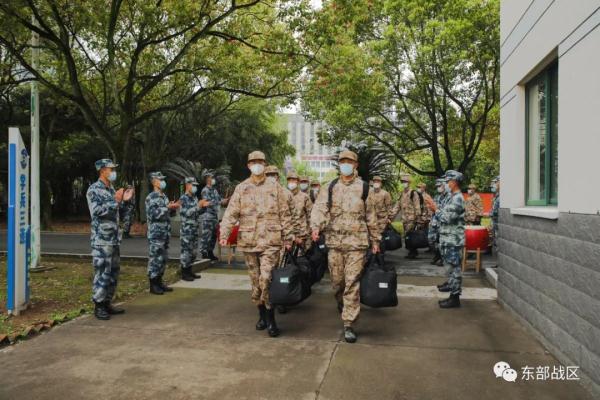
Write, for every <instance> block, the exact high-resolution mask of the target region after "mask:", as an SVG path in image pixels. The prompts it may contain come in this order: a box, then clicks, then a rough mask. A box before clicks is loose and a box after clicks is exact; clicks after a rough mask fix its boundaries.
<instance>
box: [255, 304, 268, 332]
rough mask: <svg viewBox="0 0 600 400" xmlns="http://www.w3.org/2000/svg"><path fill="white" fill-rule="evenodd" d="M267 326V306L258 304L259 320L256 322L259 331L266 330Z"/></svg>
mask: <svg viewBox="0 0 600 400" xmlns="http://www.w3.org/2000/svg"><path fill="white" fill-rule="evenodd" d="M266 328H267V308H266V307H265V306H258V322H257V323H256V330H257V331H264V330H265V329H266Z"/></svg>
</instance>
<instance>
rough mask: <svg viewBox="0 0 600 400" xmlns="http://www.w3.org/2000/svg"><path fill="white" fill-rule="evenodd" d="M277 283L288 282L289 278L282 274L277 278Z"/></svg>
mask: <svg viewBox="0 0 600 400" xmlns="http://www.w3.org/2000/svg"><path fill="white" fill-rule="evenodd" d="M279 283H290V278H289V277H287V276H282V277H281V278H279Z"/></svg>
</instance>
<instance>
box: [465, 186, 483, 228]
mask: <svg viewBox="0 0 600 400" xmlns="http://www.w3.org/2000/svg"><path fill="white" fill-rule="evenodd" d="M482 215H483V202H482V201H481V197H480V196H479V194H478V193H473V195H472V196H469V198H468V199H467V200H465V222H466V223H467V225H479V224H480V223H481V216H482Z"/></svg>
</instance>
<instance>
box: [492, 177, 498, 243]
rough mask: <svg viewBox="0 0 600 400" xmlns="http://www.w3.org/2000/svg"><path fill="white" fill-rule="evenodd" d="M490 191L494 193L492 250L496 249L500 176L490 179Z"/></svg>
mask: <svg viewBox="0 0 600 400" xmlns="http://www.w3.org/2000/svg"><path fill="white" fill-rule="evenodd" d="M491 190H492V192H493V193H494V200H493V202H492V212H491V215H490V216H491V218H492V240H493V242H492V243H493V246H494V252H497V251H498V242H497V239H498V216H499V214H500V177H499V176H497V177H496V178H494V180H492V187H491Z"/></svg>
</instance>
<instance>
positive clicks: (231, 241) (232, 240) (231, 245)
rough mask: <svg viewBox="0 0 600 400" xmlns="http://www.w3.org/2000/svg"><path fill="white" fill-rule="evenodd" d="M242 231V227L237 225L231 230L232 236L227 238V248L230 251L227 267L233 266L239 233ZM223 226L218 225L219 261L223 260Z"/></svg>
mask: <svg viewBox="0 0 600 400" xmlns="http://www.w3.org/2000/svg"><path fill="white" fill-rule="evenodd" d="M239 231H240V225H239V224H236V225H235V226H234V227H233V229H232V230H231V234H230V235H229V237H228V238H227V245H226V247H227V248H228V249H229V251H228V252H227V265H231V260H232V259H233V257H235V248H236V246H237V237H238V232H239ZM220 241H221V224H217V243H219V261H220V260H221V259H222V258H223V250H222V248H221V243H220Z"/></svg>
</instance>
